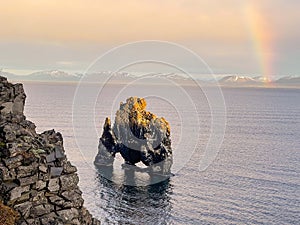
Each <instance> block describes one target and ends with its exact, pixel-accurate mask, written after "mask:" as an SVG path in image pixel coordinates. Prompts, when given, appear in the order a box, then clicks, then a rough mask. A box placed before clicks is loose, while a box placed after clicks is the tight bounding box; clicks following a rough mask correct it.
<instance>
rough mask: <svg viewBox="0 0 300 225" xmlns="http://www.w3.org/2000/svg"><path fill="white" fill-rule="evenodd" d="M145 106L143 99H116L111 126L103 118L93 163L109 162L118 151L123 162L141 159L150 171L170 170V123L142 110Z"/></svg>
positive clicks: (134, 162) (161, 171)
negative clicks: (113, 120) (117, 104)
mask: <svg viewBox="0 0 300 225" xmlns="http://www.w3.org/2000/svg"><path fill="white" fill-rule="evenodd" d="M146 106H147V103H146V100H145V99H143V98H138V97H130V98H128V99H127V100H126V102H125V103H122V102H121V103H120V108H119V110H118V111H117V112H116V117H115V122H114V125H113V127H111V121H110V118H106V119H105V123H104V126H103V134H102V136H101V138H100V140H99V146H98V154H97V156H96V159H95V165H98V166H103V165H105V166H112V164H113V162H114V157H115V155H116V153H120V154H121V156H122V157H123V158H124V160H125V163H126V164H130V165H135V164H136V163H138V162H142V163H143V164H144V165H146V166H148V167H149V168H150V169H151V172H155V173H158V174H162V175H166V174H169V173H170V169H171V165H172V162H173V159H172V148H171V139H170V133H171V131H170V125H169V123H168V122H167V121H166V120H165V119H164V118H163V117H161V118H159V117H157V116H156V115H154V114H153V113H151V112H148V111H146Z"/></svg>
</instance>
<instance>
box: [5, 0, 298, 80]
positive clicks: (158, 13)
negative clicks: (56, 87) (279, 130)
mask: <svg viewBox="0 0 300 225" xmlns="http://www.w3.org/2000/svg"><path fill="white" fill-rule="evenodd" d="M0 5H1V13H0V27H1V29H0V68H4V69H5V70H7V71H12V72H16V73H23V74H24V73H27V72H30V71H35V70H45V69H47V70H49V69H61V70H65V71H76V72H82V71H84V70H85V69H86V68H87V67H88V65H89V64H90V63H91V62H92V61H93V60H94V59H95V58H97V57H98V56H100V55H102V54H103V53H105V52H106V51H108V50H110V49H111V48H113V47H116V46H118V45H121V44H125V43H127V42H133V41H141V40H149V39H151V40H162V41H170V42H175V43H178V44H181V45H184V46H186V47H187V48H189V49H191V50H192V51H194V52H196V53H197V54H198V55H199V56H201V57H202V58H203V59H204V60H205V61H206V63H207V64H208V65H209V66H210V67H211V68H212V69H213V71H214V72H215V73H223V74H227V73H228V74H231V73H240V74H262V73H272V74H273V75H278V74H280V75H299V67H300V66H299V58H300V30H299V21H300V14H299V10H300V1H298V0H260V1H259V0H257V1H254V0H252V1H251V0H164V1H161V0H126V1H125V0H11V1H6V0H0Z"/></svg>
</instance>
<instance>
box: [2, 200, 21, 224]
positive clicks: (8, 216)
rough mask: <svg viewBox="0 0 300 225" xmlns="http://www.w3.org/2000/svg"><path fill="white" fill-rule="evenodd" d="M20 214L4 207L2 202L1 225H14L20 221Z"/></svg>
mask: <svg viewBox="0 0 300 225" xmlns="http://www.w3.org/2000/svg"><path fill="white" fill-rule="evenodd" d="M18 217H19V215H18V213H17V212H16V211H15V210H13V209H12V208H10V207H8V206H6V205H4V204H3V203H2V202H1V201H0V224H1V225H14V224H16V221H17V220H18Z"/></svg>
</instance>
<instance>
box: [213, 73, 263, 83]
mask: <svg viewBox="0 0 300 225" xmlns="http://www.w3.org/2000/svg"><path fill="white" fill-rule="evenodd" d="M219 83H220V84H226V85H253V84H257V83H259V81H257V80H255V79H254V78H252V77H247V76H237V75H232V76H226V77H223V78H221V79H220V80H219Z"/></svg>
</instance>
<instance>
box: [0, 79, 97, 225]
mask: <svg viewBox="0 0 300 225" xmlns="http://www.w3.org/2000/svg"><path fill="white" fill-rule="evenodd" d="M25 98H26V95H25V93H24V90H23V85H22V84H11V83H9V82H8V81H7V79H6V78H4V77H1V76H0V224H3V225H10V224H20V225H27V224H36V225H42V224H56V225H63V224H74V225H75V224H77V225H81V224H86V225H98V224H100V221H98V220H97V219H95V218H93V217H92V216H91V214H90V213H89V212H88V211H87V209H86V208H85V207H84V206H83V198H82V193H81V191H80V189H79V187H78V181H79V177H78V175H77V169H76V167H75V166H73V165H72V164H71V163H70V161H68V159H67V156H66V154H65V150H64V146H63V138H62V135H61V134H60V133H58V132H55V131H54V130H48V131H45V132H43V133H41V134H39V133H37V132H36V130H35V128H36V127H35V124H34V123H32V122H31V121H29V120H26V117H25V116H24V114H23V110H24V104H25Z"/></svg>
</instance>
